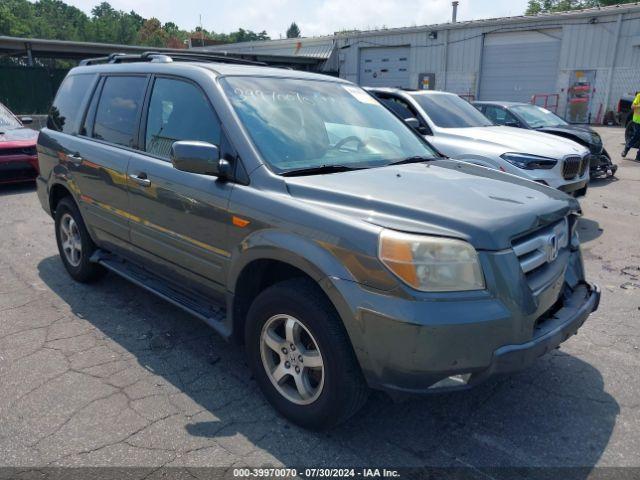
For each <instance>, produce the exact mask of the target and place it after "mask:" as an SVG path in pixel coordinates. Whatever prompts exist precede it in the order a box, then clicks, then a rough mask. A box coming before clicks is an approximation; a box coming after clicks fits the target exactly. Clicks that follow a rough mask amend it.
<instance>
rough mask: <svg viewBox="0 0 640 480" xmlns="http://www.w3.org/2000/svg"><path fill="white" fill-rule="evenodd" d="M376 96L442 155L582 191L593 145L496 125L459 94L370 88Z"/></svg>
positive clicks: (583, 191) (585, 182)
mask: <svg viewBox="0 0 640 480" xmlns="http://www.w3.org/2000/svg"><path fill="white" fill-rule="evenodd" d="M367 90H368V91H369V92H370V93H371V94H373V95H374V96H375V97H376V98H378V100H380V101H381V102H382V103H383V104H384V105H385V106H386V107H387V108H389V109H390V110H391V111H393V112H394V113H395V114H396V115H398V116H399V117H401V118H403V119H405V120H407V123H409V124H411V125H412V126H413V127H414V128H416V129H417V130H418V131H419V132H420V134H422V135H424V137H425V138H426V139H427V140H428V141H429V143H431V144H432V145H433V146H434V147H435V148H436V149H437V150H439V151H440V152H441V153H443V154H444V155H447V156H449V157H451V158H455V159H457V160H463V161H466V162H470V163H475V164H478V165H482V166H485V167H489V168H495V169H499V170H502V171H503V172H507V173H511V174H514V175H517V176H519V177H523V178H526V179H528V180H533V181H535V182H539V183H542V184H544V185H548V186H550V187H553V188H557V189H560V190H562V191H564V192H567V193H570V194H572V195H575V196H581V195H584V194H585V193H586V191H587V183H588V182H589V161H590V157H589V150H588V149H586V148H585V147H583V146H582V145H580V144H578V143H576V142H573V141H572V140H568V139H566V138H561V137H557V136H554V135H550V134H548V133H542V132H535V131H531V130H523V129H521V128H515V127H505V126H496V125H493V124H492V123H491V121H490V120H489V119H487V118H486V117H485V116H484V115H482V113H480V112H479V111H478V110H477V109H476V108H475V107H474V106H473V105H471V104H470V103H468V102H467V101H465V100H463V99H462V98H460V97H459V96H458V95H455V94H453V93H447V92H438V91H407V90H400V89H396V88H368V89H367Z"/></svg>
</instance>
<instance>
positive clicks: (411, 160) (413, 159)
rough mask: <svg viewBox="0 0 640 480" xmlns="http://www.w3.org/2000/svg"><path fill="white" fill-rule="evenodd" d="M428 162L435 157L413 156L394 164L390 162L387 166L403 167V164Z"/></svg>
mask: <svg viewBox="0 0 640 480" xmlns="http://www.w3.org/2000/svg"><path fill="white" fill-rule="evenodd" d="M430 160H436V157H423V156H421V155H414V156H413V157H407V158H403V159H402V160H396V161H395V162H391V163H389V164H387V166H389V165H403V164H405V163H421V162H428V161H430Z"/></svg>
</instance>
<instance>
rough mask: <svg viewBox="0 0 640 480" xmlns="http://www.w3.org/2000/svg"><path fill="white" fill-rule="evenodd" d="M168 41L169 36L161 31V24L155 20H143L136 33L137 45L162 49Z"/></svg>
mask: <svg viewBox="0 0 640 480" xmlns="http://www.w3.org/2000/svg"><path fill="white" fill-rule="evenodd" d="M168 40H169V35H168V34H167V32H165V31H164V30H163V29H162V24H161V23H160V20H158V19H157V18H153V17H152V18H150V19H148V20H145V22H144V23H143V24H142V28H140V30H139V31H138V43H139V44H140V45H149V46H152V47H164V46H165V45H166V44H167V41H168Z"/></svg>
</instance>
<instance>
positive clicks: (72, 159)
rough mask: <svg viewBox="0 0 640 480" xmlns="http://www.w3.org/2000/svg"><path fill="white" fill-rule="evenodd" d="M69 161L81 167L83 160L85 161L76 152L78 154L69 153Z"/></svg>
mask: <svg viewBox="0 0 640 480" xmlns="http://www.w3.org/2000/svg"><path fill="white" fill-rule="evenodd" d="M67 160H68V161H69V162H71V163H73V164H74V165H80V164H81V163H82V160H84V159H83V158H82V157H81V156H80V154H79V153H78V152H76V153H68V154H67Z"/></svg>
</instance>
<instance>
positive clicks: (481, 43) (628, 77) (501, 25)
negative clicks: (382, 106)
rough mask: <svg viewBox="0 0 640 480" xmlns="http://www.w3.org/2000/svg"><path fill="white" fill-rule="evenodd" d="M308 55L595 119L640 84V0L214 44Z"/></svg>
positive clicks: (384, 78)
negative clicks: (560, 10)
mask: <svg viewBox="0 0 640 480" xmlns="http://www.w3.org/2000/svg"><path fill="white" fill-rule="evenodd" d="M215 48H216V50H218V51H219V50H225V51H228V52H229V53H240V52H242V53H253V54H256V55H260V54H262V55H279V56H281V57H282V58H284V57H286V56H289V57H291V58H292V59H295V58H299V57H306V56H308V57H313V58H315V60H316V61H317V66H316V69H317V70H318V71H325V72H334V73H336V74H338V75H339V76H340V77H342V78H345V79H347V80H351V81H353V82H356V83H359V84H360V85H363V86H398V87H404V88H429V89H437V90H446V91H450V92H454V93H458V94H462V95H468V96H469V97H472V98H476V99H479V100H511V101H524V102H528V101H530V100H531V98H532V96H533V95H536V94H544V95H551V96H550V97H548V98H547V97H545V96H542V97H538V98H537V100H536V101H537V102H539V103H542V102H543V101H547V102H548V105H549V106H550V107H551V108H553V109H556V110H557V112H558V113H559V114H560V115H563V116H565V118H567V119H569V120H570V121H575V122H585V121H589V120H591V121H597V120H599V119H600V118H602V116H603V115H604V113H605V112H606V111H607V110H610V109H615V107H616V104H617V101H618V98H619V97H620V96H621V95H624V94H628V93H634V92H636V91H638V90H640V4H638V3H633V4H626V5H620V6H613V7H603V8H598V9H588V10H579V11H573V12H566V13H559V14H543V15H536V16H520V17H507V18H495V19H488V20H475V21H469V22H456V23H447V24H439V25H428V26H420V27H409V28H395V29H384V30H375V31H356V32H348V33H340V34H336V35H333V36H328V37H318V38H302V39H285V40H272V41H262V42H248V43H246V44H232V45H224V46H222V47H220V46H217V47H215Z"/></svg>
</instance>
